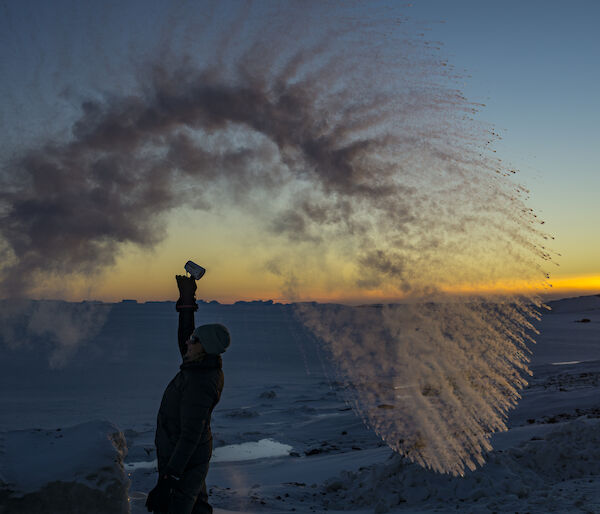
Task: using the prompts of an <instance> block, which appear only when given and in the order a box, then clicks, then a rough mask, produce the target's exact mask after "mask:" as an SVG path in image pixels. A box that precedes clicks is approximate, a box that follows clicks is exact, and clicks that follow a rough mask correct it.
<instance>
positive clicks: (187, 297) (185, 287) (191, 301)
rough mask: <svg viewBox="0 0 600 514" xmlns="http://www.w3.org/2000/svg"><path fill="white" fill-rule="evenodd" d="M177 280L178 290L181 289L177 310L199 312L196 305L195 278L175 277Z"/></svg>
mask: <svg viewBox="0 0 600 514" xmlns="http://www.w3.org/2000/svg"><path fill="white" fill-rule="evenodd" d="M175 279H176V280H177V288H178V289H179V300H177V303H176V304H175V310H177V311H179V310H180V309H190V308H192V309H194V311H197V310H198V305H197V304H196V299H195V297H194V296H195V293H196V288H197V286H196V281H195V280H194V278H193V277H186V276H185V275H175Z"/></svg>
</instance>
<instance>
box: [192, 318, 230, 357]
mask: <svg viewBox="0 0 600 514" xmlns="http://www.w3.org/2000/svg"><path fill="white" fill-rule="evenodd" d="M193 335H194V337H197V338H198V339H199V340H200V343H201V344H202V346H203V347H204V351H205V352H206V353H207V354H209V355H218V354H220V353H223V352H224V351H225V350H227V347H228V346H229V343H230V342H231V337H230V336H229V330H227V327H225V326H224V325H221V324H220V323H212V324H210V325H201V326H199V327H197V328H196V330H194V334H193Z"/></svg>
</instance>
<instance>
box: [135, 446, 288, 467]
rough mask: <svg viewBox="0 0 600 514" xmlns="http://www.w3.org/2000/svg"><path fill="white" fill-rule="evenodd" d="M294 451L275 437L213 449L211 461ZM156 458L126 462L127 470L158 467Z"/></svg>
mask: <svg viewBox="0 0 600 514" xmlns="http://www.w3.org/2000/svg"><path fill="white" fill-rule="evenodd" d="M291 451H292V447H291V446H290V445H288V444H282V443H278V442H277V441H273V439H261V440H260V441H251V442H248V443H241V444H230V445H227V446H221V447H219V448H215V450H213V455H212V458H211V460H210V461H211V463H215V462H235V461H241V460H255V459H265V458H273V457H285V456H286V455H289V454H290V452H291ZM156 465H157V462H156V459H155V460H153V461H139V462H126V463H125V470H126V471H128V472H132V471H136V470H138V469H153V468H156Z"/></svg>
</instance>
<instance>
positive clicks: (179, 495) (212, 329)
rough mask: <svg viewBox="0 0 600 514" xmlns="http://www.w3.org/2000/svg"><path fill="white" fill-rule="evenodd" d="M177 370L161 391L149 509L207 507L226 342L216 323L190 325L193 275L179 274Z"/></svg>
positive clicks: (201, 512)
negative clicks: (214, 420) (212, 425)
mask: <svg viewBox="0 0 600 514" xmlns="http://www.w3.org/2000/svg"><path fill="white" fill-rule="evenodd" d="M175 278H176V279H177V287H178V288H179V299H178V300H177V304H176V306H175V308H176V310H177V311H178V312H179V329H178V339H179V351H180V352H181V356H182V357H183V364H181V366H180V371H179V373H177V375H175V377H174V378H173V380H171V382H170V383H169V385H168V386H167V388H166V389H165V392H164V394H163V398H162V402H161V404H160V409H159V411H158V417H157V426H156V437H155V444H156V454H157V457H158V473H159V478H158V483H157V484H156V487H155V488H154V489H152V491H150V493H149V494H148V499H147V501H146V507H147V508H148V512H157V513H168V514H190V513H193V514H205V513H211V512H212V507H211V506H210V504H209V503H208V494H207V492H206V483H205V479H206V474H207V472H208V464H209V461H210V457H211V455H212V434H211V430H210V417H211V414H212V411H213V409H214V407H215V405H216V404H217V403H218V402H219V398H220V397H221V391H222V390H223V370H222V361H221V356H220V354H221V353H223V352H224V351H225V350H226V349H227V347H228V346H229V343H230V336H229V331H228V330H227V328H226V327H224V326H223V325H220V324H211V325H202V326H200V327H198V328H194V311H196V310H197V309H198V305H197V304H196V300H195V292H196V281H195V280H194V279H193V278H192V277H185V276H181V275H178V276H176V277H175Z"/></svg>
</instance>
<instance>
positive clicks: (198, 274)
mask: <svg viewBox="0 0 600 514" xmlns="http://www.w3.org/2000/svg"><path fill="white" fill-rule="evenodd" d="M185 271H187V272H188V273H189V274H190V275H191V276H192V277H194V280H200V279H201V278H202V277H203V276H204V274H205V273H206V270H205V269H204V268H203V267H202V266H199V265H198V264H196V263H195V262H192V261H187V262H186V263H185Z"/></svg>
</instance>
